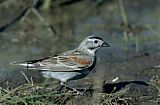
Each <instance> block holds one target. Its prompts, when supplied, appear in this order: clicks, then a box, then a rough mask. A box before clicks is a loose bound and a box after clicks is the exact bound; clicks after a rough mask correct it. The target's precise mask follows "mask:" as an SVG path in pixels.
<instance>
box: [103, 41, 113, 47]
mask: <svg viewBox="0 0 160 105" xmlns="http://www.w3.org/2000/svg"><path fill="white" fill-rule="evenodd" d="M102 47H111V46H110V45H109V44H108V43H106V42H103V43H102Z"/></svg>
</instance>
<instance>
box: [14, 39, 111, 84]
mask: <svg viewBox="0 0 160 105" xmlns="http://www.w3.org/2000/svg"><path fill="white" fill-rule="evenodd" d="M101 47H110V45H109V44H108V43H106V42H105V41H104V40H103V39H102V38H101V37H99V36H88V37H86V38H85V39H84V40H83V41H82V42H81V43H80V45H79V46H78V47H77V48H75V49H73V50H70V51H66V52H63V53H60V54H57V55H54V56H49V57H45V58H42V59H38V60H30V61H24V62H13V63H12V64H13V65H21V66H24V68H25V69H34V70H39V71H41V73H42V75H43V76H44V77H45V78H54V79H56V80H59V81H60V82H61V85H66V82H68V81H70V80H77V79H81V78H83V77H85V76H87V75H88V74H89V73H90V72H91V71H92V70H93V68H94V67H95V65H96V52H97V51H98V50H99V49H100V48H101Z"/></svg>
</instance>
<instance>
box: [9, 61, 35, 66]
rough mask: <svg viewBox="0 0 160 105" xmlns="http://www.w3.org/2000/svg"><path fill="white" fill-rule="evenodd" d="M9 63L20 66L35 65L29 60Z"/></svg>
mask: <svg viewBox="0 0 160 105" xmlns="http://www.w3.org/2000/svg"><path fill="white" fill-rule="evenodd" d="M11 65H20V66H24V67H34V66H35V65H34V64H33V63H30V62H27V61H26V62H11Z"/></svg>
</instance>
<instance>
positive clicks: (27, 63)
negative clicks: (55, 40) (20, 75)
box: [11, 57, 50, 69]
mask: <svg viewBox="0 0 160 105" xmlns="http://www.w3.org/2000/svg"><path fill="white" fill-rule="evenodd" d="M49 58H50V57H46V58H42V59H38V60H30V61H24V62H12V63H11V65H20V66H23V67H25V68H28V69H33V68H36V67H38V62H41V61H43V60H45V59H49Z"/></svg>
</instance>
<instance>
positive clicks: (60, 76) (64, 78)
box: [42, 71, 81, 82]
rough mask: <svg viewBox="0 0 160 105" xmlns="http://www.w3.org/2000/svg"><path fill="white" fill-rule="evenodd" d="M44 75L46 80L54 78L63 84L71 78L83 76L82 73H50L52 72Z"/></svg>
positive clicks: (45, 72)
mask: <svg viewBox="0 0 160 105" xmlns="http://www.w3.org/2000/svg"><path fill="white" fill-rule="evenodd" d="M42 74H43V76H44V77H46V78H54V79H58V80H60V81H62V82H66V81H67V80H69V79H71V78H74V77H76V76H78V75H81V73H79V72H50V71H43V72H42Z"/></svg>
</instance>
